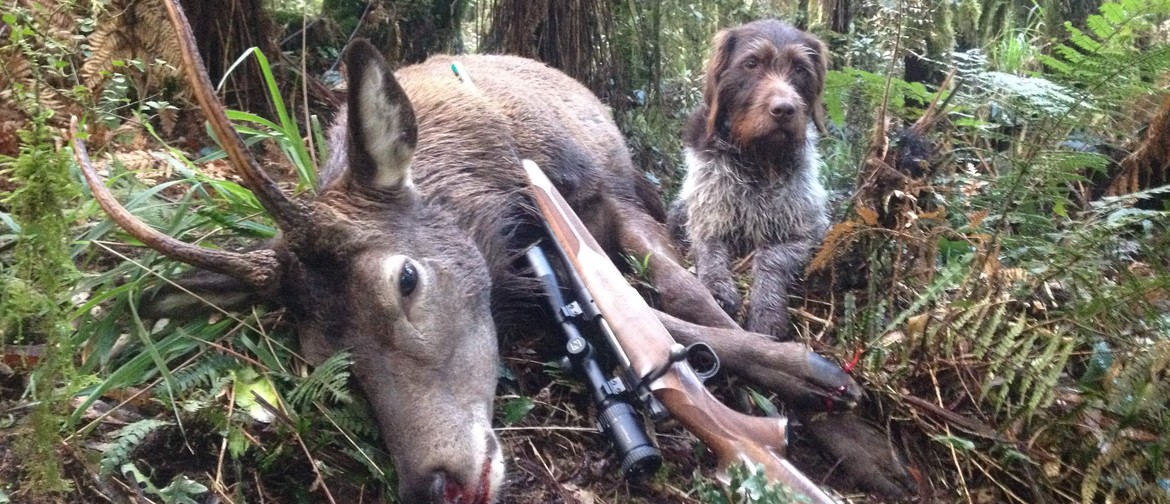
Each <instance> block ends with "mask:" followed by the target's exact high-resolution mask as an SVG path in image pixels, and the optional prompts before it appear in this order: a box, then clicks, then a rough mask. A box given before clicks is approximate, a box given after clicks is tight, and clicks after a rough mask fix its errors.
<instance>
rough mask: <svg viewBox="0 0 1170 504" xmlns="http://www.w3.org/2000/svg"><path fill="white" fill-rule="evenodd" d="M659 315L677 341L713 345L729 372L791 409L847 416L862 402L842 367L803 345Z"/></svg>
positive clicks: (860, 393)
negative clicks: (773, 394)
mask: <svg viewBox="0 0 1170 504" xmlns="http://www.w3.org/2000/svg"><path fill="white" fill-rule="evenodd" d="M656 313H657V314H658V320H660V321H661V322H662V325H663V326H665V327H666V330H667V331H668V332H670V335H671V336H673V337H674V339H675V341H678V342H679V343H682V344H684V345H691V344H694V343H707V344H708V345H711V347H712V348H713V349H714V350H715V354H716V355H717V356H718V357H719V360H720V362H722V363H723V365H724V366H725V367H727V368H728V369H729V370H731V371H734V372H735V374H736V375H738V376H741V377H743V378H745V379H747V380H749V381H751V382H753V383H755V384H757V385H759V386H762V387H764V388H766V389H767V390H770V391H772V392H775V393H776V394H777V395H779V396H780V399H781V400H782V401H784V403H785V404H788V405H789V406H792V407H793V408H796V409H802V410H810V411H824V410H825V409H831V410H847V409H850V408H852V407H853V406H854V405H855V404H856V403H857V401H859V400H860V399H861V395H862V392H861V387H860V386H859V385H858V384H857V382H855V381H853V378H850V377H849V375H848V374H846V373H845V371H843V370H842V369H841V366H838V365H837V364H835V363H833V362H831V361H829V360H828V359H825V358H824V357H821V356H820V355H819V354H817V353H816V352H813V351H812V349H811V348H809V347H808V346H807V345H805V344H803V343H796V342H785V343H781V342H777V341H774V340H772V339H771V338H769V337H768V336H765V335H763V334H757V333H752V332H747V331H744V330H742V329H738V328H737V329H726V328H716V327H704V326H700V325H695V324H692V323H690V322H687V321H685V320H681V319H678V318H676V317H674V316H671V315H670V314H667V313H663V312H661V311H658V312H656Z"/></svg>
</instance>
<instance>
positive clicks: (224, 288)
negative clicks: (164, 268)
mask: <svg viewBox="0 0 1170 504" xmlns="http://www.w3.org/2000/svg"><path fill="white" fill-rule="evenodd" d="M266 301H268V300H267V299H265V298H264V297H263V296H262V295H260V293H258V292H256V290H254V289H252V288H251V287H249V286H248V285H247V284H245V283H244V282H242V281H240V280H239V279H236V278H234V277H230V276H227V275H221V274H219V273H212V272H210V271H204V270H197V271H195V272H192V273H190V274H187V275H185V276H183V277H182V278H180V279H178V280H176V281H175V284H174V285H172V284H167V285H164V286H162V287H160V288H159V289H158V290H156V291H154V292H151V293H148V294H146V295H144V296H143V298H142V313H143V315H145V316H146V317H148V318H155V319H158V318H173V319H191V318H194V317H198V316H204V315H209V314H211V313H215V312H218V311H220V310H223V311H228V312H237V311H241V310H244V309H247V308H249V307H251V306H253V305H257V304H261V303H264V302H266Z"/></svg>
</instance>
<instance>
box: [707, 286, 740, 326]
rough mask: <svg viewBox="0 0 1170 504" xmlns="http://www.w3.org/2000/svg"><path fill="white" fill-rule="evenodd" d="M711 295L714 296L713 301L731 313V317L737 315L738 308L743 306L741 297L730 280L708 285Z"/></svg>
mask: <svg viewBox="0 0 1170 504" xmlns="http://www.w3.org/2000/svg"><path fill="white" fill-rule="evenodd" d="M709 289H710V290H711V295H713V296H715V302H716V303H719V307H720V308H723V311H725V312H727V314H728V315H731V318H736V317H738V316H739V309H740V307H741V306H743V298H742V297H740V295H739V291H737V290H736V289H735V284H733V283H731V282H720V283H717V284H715V285H711V286H710V287H709Z"/></svg>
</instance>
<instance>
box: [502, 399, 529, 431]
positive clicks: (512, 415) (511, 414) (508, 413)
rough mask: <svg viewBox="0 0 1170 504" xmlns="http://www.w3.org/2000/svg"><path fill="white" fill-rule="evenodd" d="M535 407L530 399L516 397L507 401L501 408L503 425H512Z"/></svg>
mask: <svg viewBox="0 0 1170 504" xmlns="http://www.w3.org/2000/svg"><path fill="white" fill-rule="evenodd" d="M535 407H536V402H535V401H533V400H532V398H530V397H517V398H514V399H510V400H507V401H505V402H504V403H503V405H502V406H501V409H502V410H503V413H504V418H502V419H501V420H502V421H503V422H504V425H512V424H514V423H516V422H519V421H520V420H521V419H523V418H524V416H525V415H527V414H528V412H529V411H532V408H535Z"/></svg>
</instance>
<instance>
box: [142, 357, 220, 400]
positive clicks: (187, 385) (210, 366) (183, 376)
mask: <svg viewBox="0 0 1170 504" xmlns="http://www.w3.org/2000/svg"><path fill="white" fill-rule="evenodd" d="M238 367H239V362H238V361H237V360H236V359H234V358H232V357H229V356H227V355H223V354H208V355H207V356H206V357H204V358H202V359H199V360H197V361H195V362H193V363H192V364H191V365H189V366H185V367H183V368H181V369H178V370H176V371H175V372H174V388H173V392H174V393H175V394H182V393H184V392H187V391H190V390H192V389H196V388H201V389H208V390H216V389H219V388H222V387H223V385H224V383H226V380H228V379H229V378H230V377H231V372H232V371H233V370H235V369H236V368H238ZM158 394H161V395H166V394H167V392H166V391H165V390H160V391H159V392H158Z"/></svg>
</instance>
